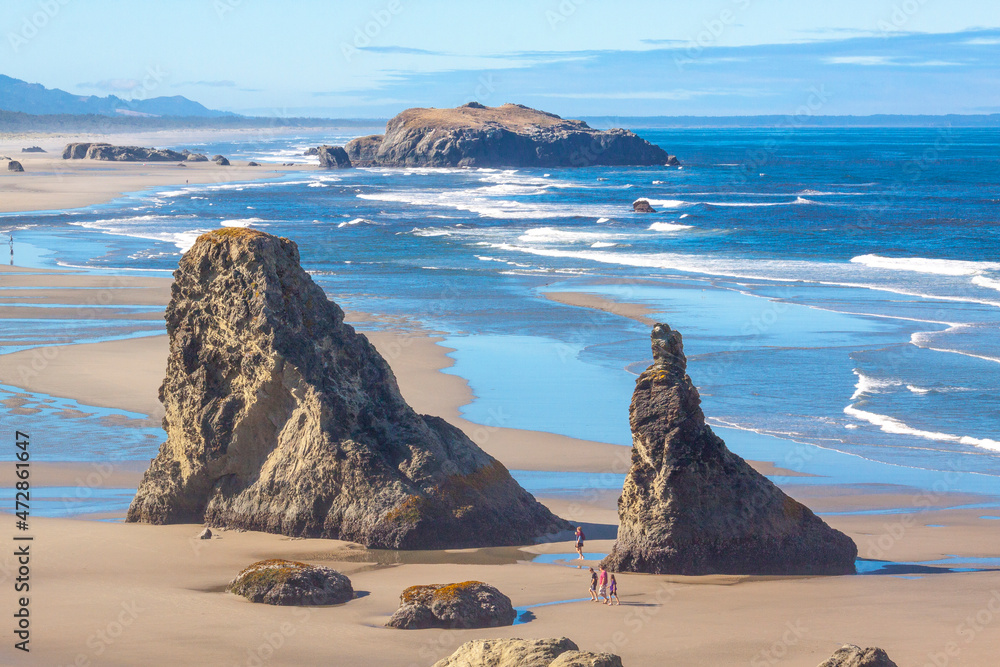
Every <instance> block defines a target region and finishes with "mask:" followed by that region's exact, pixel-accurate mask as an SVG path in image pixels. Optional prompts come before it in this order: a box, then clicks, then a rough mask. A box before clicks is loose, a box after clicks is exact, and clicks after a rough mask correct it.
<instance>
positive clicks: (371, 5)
mask: <svg viewBox="0 0 1000 667" xmlns="http://www.w3.org/2000/svg"><path fill="white" fill-rule="evenodd" d="M0 38H2V39H0V73H3V74H7V75H9V76H14V77H17V78H20V79H25V80H28V81H33V82H39V83H42V84H44V85H46V86H48V87H57V88H62V89H65V90H68V91H70V92H74V93H79V94H96V95H106V94H108V93H114V94H116V95H119V96H121V97H125V98H128V97H152V96H157V95H184V96H186V97H190V98H192V99H195V100H198V101H200V102H202V103H203V104H205V105H206V106H209V107H212V108H218V109H227V110H232V111H237V112H240V113H257V114H266V115H321V116H341V117H345V116H391V115H394V114H395V113H397V112H398V111H399V110H401V109H403V108H406V107H409V106H439V107H443V106H454V105H456V104H462V103H464V102H467V101H470V100H478V101H480V102H483V103H484V104H489V105H495V104H501V103H503V102H519V103H523V104H528V105H531V106H535V107H539V108H543V109H547V110H550V111H554V112H556V113H559V114H562V115H567V116H573V115H743V114H791V113H796V112H802V111H803V110H804V109H808V112H809V113H816V114H831V115H837V114H871V113H930V114H940V113H991V112H1000V85H998V84H1000V66H998V65H997V63H1000V2H997V1H996V0H953V1H950V2H944V1H943V0H836V1H833V0H812V1H810V0H798V1H792V0H708V1H699V2H690V1H683V2H678V1H670V2H663V1H661V2H656V1H639V0H621V1H616V2H598V1H597V0H537V1H534V2H528V1H526V0H505V1H503V2H486V1H483V2H457V1H453V2H452V1H445V0H376V1H367V0H357V1H354V2H329V1H327V2H321V1H319V0H297V1H296V0H285V2H277V1H270V0H171V1H169V2H167V1H166V0H160V1H156V0H150V1H145V2H135V1H134V0H6V1H5V3H4V9H3V12H2V14H0Z"/></svg>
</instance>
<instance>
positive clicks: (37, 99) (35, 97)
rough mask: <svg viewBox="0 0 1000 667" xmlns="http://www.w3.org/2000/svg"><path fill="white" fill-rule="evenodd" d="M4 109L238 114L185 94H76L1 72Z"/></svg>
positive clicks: (112, 113)
mask: <svg viewBox="0 0 1000 667" xmlns="http://www.w3.org/2000/svg"><path fill="white" fill-rule="evenodd" d="M0 109H2V110H5V111H19V112H22V113H28V114H36V115H50V114H69V115H88V114H94V115H101V116H123V115H124V116H128V115H137V116H140V117H142V116H187V117H197V118H219V117H226V116H237V114H234V113H232V112H230V111H217V110H215V109H209V108H208V107H206V106H205V105H203V104H200V103H198V102H195V101H193V100H189V99H188V98H186V97H183V96H181V95H174V96H171V97H162V96H161V97H151V98H149V99H135V100H125V99H122V98H120V97H118V96H116V95H108V96H106V97H98V96H96V95H74V94H73V93H69V92H66V91H65V90H60V89H58V88H46V87H45V86H43V85H42V84H40V83H28V82H27V81H22V80H21V79H15V78H13V77H9V76H5V75H3V74H0Z"/></svg>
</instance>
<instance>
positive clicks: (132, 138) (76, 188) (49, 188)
mask: <svg viewBox="0 0 1000 667" xmlns="http://www.w3.org/2000/svg"><path fill="white" fill-rule="evenodd" d="M282 133H287V131H284V132H283V131H277V130H270V129H267V128H264V129H260V130H231V131H206V130H201V131H199V130H192V131H189V132H183V133H179V132H167V131H163V132H148V133H143V134H112V135H75V134H66V135H47V134H46V135H31V134H22V135H11V134H0V156H5V157H9V158H11V159H14V160H17V161H18V162H20V163H21V164H22V165H23V166H24V173H9V172H8V171H7V169H6V166H4V168H3V170H2V171H0V213H11V212H17V211H47V210H56V209H72V208H79V207H82V206H90V205H93V204H101V203H104V202H107V201H110V200H112V199H114V198H116V197H119V196H121V195H123V194H125V193H127V192H135V191H138V190H143V189H146V188H151V187H156V186H166V185H185V184H188V183H198V184H204V183H232V182H240V181H252V180H256V179H260V178H274V177H276V176H280V175H282V174H284V173H287V172H289V171H301V170H315V169H316V168H317V167H314V166H311V165H303V164H299V165H296V166H294V167H283V166H279V165H275V164H263V165H262V166H260V167H247V166H246V162H242V163H240V162H235V161H234V162H233V164H232V165H231V166H229V167H220V166H218V165H217V164H215V163H214V162H185V163H184V165H185V166H184V167H178V166H177V163H175V162H149V163H137V162H108V161H102V160H63V159H62V151H63V148H64V147H65V146H66V144H67V143H74V142H87V141H91V142H98V141H104V142H108V143H113V144H115V145H120V146H151V147H163V146H165V145H171V146H175V145H178V144H183V143H184V142H191V143H197V142H200V141H206V140H226V139H231V140H240V139H245V140H253V139H259V138H261V137H268V136H274V135H275V134H282ZM29 146H38V147H40V148H42V149H43V150H45V151H46V152H45V153H22V152H21V149H22V148H26V147H29ZM208 157H212V156H208Z"/></svg>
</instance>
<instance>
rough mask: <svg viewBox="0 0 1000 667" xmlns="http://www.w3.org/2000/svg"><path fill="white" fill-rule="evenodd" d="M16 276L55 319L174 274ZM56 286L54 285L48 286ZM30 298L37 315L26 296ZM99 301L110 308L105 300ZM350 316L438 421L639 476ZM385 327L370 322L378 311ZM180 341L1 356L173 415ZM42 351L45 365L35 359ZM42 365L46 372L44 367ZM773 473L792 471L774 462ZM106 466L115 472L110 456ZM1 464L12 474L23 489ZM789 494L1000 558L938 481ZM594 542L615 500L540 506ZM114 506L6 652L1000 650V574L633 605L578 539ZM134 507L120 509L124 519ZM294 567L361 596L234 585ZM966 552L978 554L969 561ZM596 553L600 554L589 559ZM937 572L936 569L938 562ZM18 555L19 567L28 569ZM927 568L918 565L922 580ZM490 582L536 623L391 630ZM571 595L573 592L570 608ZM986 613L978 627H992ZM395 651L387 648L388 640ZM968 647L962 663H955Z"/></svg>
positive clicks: (924, 549) (616, 452)
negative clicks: (271, 521) (305, 566)
mask: <svg viewBox="0 0 1000 667" xmlns="http://www.w3.org/2000/svg"><path fill="white" fill-rule="evenodd" d="M0 284H2V285H3V286H4V287H6V288H8V291H9V292H10V293H11V294H12V295H15V296H18V297H19V298H18V301H17V303H18V304H19V305H18V306H16V307H9V308H8V309H7V310H5V311H4V312H0V318H13V317H19V318H23V317H34V316H39V315H40V313H41V311H43V310H44V309H43V308H38V309H36V310H34V311H33V310H32V304H33V303H42V302H44V303H47V304H52V303H67V304H74V305H77V306H78V307H79V309H80V311H79V312H78V313H77V314H78V315H79V316H80V317H86V316H87V315H86V309H87V306H86V304H87V303H88V298H89V297H92V296H93V295H94V294H92V292H93V293H99V294H100V293H103V294H106V295H107V296H105V297H103V300H104V301H107V302H109V303H112V304H115V305H121V306H122V307H126V306H129V305H139V304H143V305H161V306H162V305H164V304H165V303H166V299H167V297H168V293H169V279H166V278H129V277H122V278H117V277H104V276H96V277H95V276H87V275H77V274H72V273H69V272H54V271H32V272H29V271H23V270H17V269H16V268H15V269H14V270H7V271H4V272H3V273H2V274H0ZM41 287H48V288H50V289H46V290H41V289H40V288H41ZM551 298H560V300H562V301H563V302H564V303H571V305H574V306H577V307H583V308H597V309H601V310H604V311H606V312H612V313H617V314H620V315H622V316H626V317H646V314H645V312H644V308H643V306H641V305H638V304H620V305H616V304H614V303H609V302H607V300H602V299H598V298H594V299H589V298H588V297H587V295H580V294H575V295H573V296H572V297H571V298H566V297H562V296H561V295H557V296H553V297H551ZM22 302H23V304H24V305H20V304H21V303H22ZM91 303H92V302H91ZM348 319H349V320H350V321H352V322H354V323H355V324H356V326H358V327H359V328H360V329H361V330H365V329H368V330H369V334H368V335H369V337H370V339H371V340H372V341H373V343H374V344H375V345H376V346H377V347H378V349H379V350H380V351H381V352H382V354H383V355H384V356H385V357H386V358H387V359H388V360H389V362H390V364H391V366H392V368H393V371H394V373H395V375H396V377H397V380H398V382H399V385H400V388H401V390H402V392H403V395H404V396H405V397H406V398H407V400H408V401H410V402H411V404H412V405H413V406H414V407H415V408H416V409H417V410H418V411H421V412H425V413H429V414H436V415H440V416H442V417H444V418H446V419H448V420H449V421H452V422H453V423H455V424H456V425H458V426H460V427H461V428H462V429H464V430H465V431H466V432H467V433H468V434H469V435H470V436H471V437H473V438H474V439H475V440H476V441H477V442H478V443H479V444H480V445H481V446H483V448H484V449H486V450H487V451H488V452H490V453H491V454H493V455H494V456H496V457H498V458H499V459H500V460H501V461H502V462H503V463H504V464H505V465H507V467H508V468H511V469H517V470H548V471H580V472H592V473H595V474H600V473H604V472H619V473H620V472H624V470H625V469H626V468H625V466H627V462H628V458H627V451H628V450H627V449H626V448H623V447H620V446H616V445H609V444H603V443H597V442H585V441H579V440H574V439H572V438H565V437H562V436H557V435H552V434H546V433H538V432H531V431H522V430H516V429H509V428H504V427H502V426H499V425H494V426H483V425H479V424H474V423H471V422H468V421H466V420H464V419H462V418H461V417H460V412H459V409H460V408H461V406H462V405H465V404H467V403H468V402H470V401H471V400H473V398H474V396H473V394H472V392H471V390H470V388H469V385H468V383H467V382H465V381H464V380H463V379H462V378H460V377H457V376H454V375H449V374H444V373H442V372H441V370H442V369H444V368H446V367H448V366H450V365H451V363H452V360H451V359H450V358H449V357H448V356H447V352H448V349H447V348H444V347H442V346H441V345H440V344H439V342H440V340H441V339H440V337H438V336H436V335H435V332H429V331H423V330H420V329H418V328H415V327H414V326H412V325H409V326H406V325H404V324H403V323H396V324H392V323H390V324H388V325H387V323H386V322H385V321H384V320H381V319H379V318H378V317H371V316H368V315H365V314H361V313H349V314H348ZM376 321H379V322H380V323H381V326H382V327H383V328H384V330H382V331H377V332H372V331H370V329H371V328H372V326H373V323H374V322H376ZM166 345H167V341H166V336H165V335H157V336H150V337H144V338H135V339H129V340H118V341H110V342H103V343H93V344H81V345H66V346H58V347H52V348H42V349H40V350H39V349H36V350H26V351H22V352H17V353H14V354H9V355H5V356H3V357H0V383H2V384H5V385H10V386H15V387H20V388H22V389H26V390H29V391H38V392H43V393H46V394H51V395H54V396H61V397H67V398H76V399H78V400H80V402H81V403H84V404H87V405H95V406H106V407H116V408H121V409H126V410H129V411H133V412H139V413H142V414H145V415H148V416H149V418H150V419H151V420H153V421H157V420H159V418H160V417H161V416H162V407H161V406H160V404H159V401H158V400H157V396H156V393H157V388H158V385H159V383H160V381H161V380H162V376H163V367H164V361H165V358H166ZM38 358H41V359H44V360H45V364H44V366H42V367H41V368H34V369H32V365H31V364H32V360H33V359H36V360H37V359H38ZM26 369H27V370H29V371H33V372H32V373H28V374H27V375H25V373H26ZM34 465H35V466H36V467H35V473H34V474H35V477H34V481H35V485H36V488H37V489H39V492H43V490H44V487H45V486H53V487H55V486H63V485H66V486H74V485H76V486H82V485H85V484H89V482H86V481H84V480H86V479H88V475H90V476H91V478H92V476H93V474H94V471H95V470H101V472H100V474H99V475H98V479H97V484H96V485H94V486H95V487H106V488H112V487H114V488H130V487H131V488H134V486H135V485H136V484H137V483H138V479H139V476H140V474H141V471H142V470H143V468H144V463H143V462H132V463H128V464H113V465H110V466H101V464H100V462H90V463H65V462H49V461H39V462H37V463H35V464H34ZM756 465H757V467H758V468H759V469H761V470H762V471H763V472H765V473H767V474H775V473H779V474H781V473H785V474H787V473H789V471H781V470H780V469H775V468H774V467H773V466H770V465H768V464H767V463H766V462H763V463H758V464H756ZM99 466H101V467H99ZM10 472H11V466H10V465H5V466H4V478H5V479H6V480H7V482H6V484H5V485H4V486H8V487H9V486H10V485H12V483H13V480H12V478H11V475H10ZM787 488H788V491H789V492H790V493H791V494H792V495H794V496H796V497H798V498H800V499H802V500H803V501H805V502H806V503H807V504H809V505H810V506H811V507H812V508H813V509H814V510H816V511H818V512H863V511H865V510H879V509H881V510H890V511H895V512H896V513H885V514H864V513H855V514H844V515H837V516H828V517H827V520H828V522H829V523H830V524H831V525H833V526H834V527H836V528H838V529H840V530H843V531H846V532H847V533H848V534H849V535H851V537H853V538H854V539H855V541H856V542H857V543H858V545H859V549H860V555H861V557H863V558H873V559H882V560H888V561H896V562H912V561H936V560H939V559H946V558H947V557H948V556H950V555H957V556H959V558H958V559H956V560H955V561H954V562H955V563H956V564H962V563H966V564H969V563H971V565H970V567H976V565H975V559H976V557H989V556H993V555H995V554H996V553H998V551H1000V535H998V534H997V532H996V531H995V530H990V529H989V526H988V525H987V524H989V522H988V521H984V520H983V519H980V518H979V517H980V516H981V515H983V514H984V513H992V514H996V513H997V512H986V511H984V510H977V509H943V508H951V507H955V506H959V505H964V504H969V503H972V502H977V501H981V500H983V499H981V498H977V497H975V496H969V495H961V496H960V495H950V494H937V495H936V496H934V498H933V500H934V502H933V503H932V504H931V506H930V508H925V507H924V505H923V504H921V503H920V502H919V497H918V496H919V494H920V491H919V490H916V489H907V488H901V487H892V486H889V485H879V486H873V485H855V486H847V487H844V486H827V485H815V484H812V485H805V486H803V485H790V486H789V487H787ZM540 500H542V501H543V502H544V503H546V504H547V505H548V506H549V507H550V508H551V509H552V510H554V511H555V512H557V513H558V514H560V515H562V516H564V517H567V518H570V519H572V520H573V521H574V522H577V523H581V524H582V525H584V526H585V529H586V530H587V532H588V535H589V537H590V541H588V544H587V547H586V550H587V552H588V553H590V552H594V553H607V551H608V550H609V549H610V546H611V541H612V539H613V537H614V534H615V526H616V523H617V512H616V509H615V503H616V500H617V493H615V492H597V491H588V490H586V489H581V492H580V493H579V494H571V495H566V496H563V497H553V498H540ZM98 518H100V519H115V518H116V517H114V516H104V515H101V516H92V515H91V516H85V517H80V518H78V519H34V520H33V531H34V536H35V541H34V542H33V544H32V549H33V552H32V554H33V556H32V575H31V576H32V594H33V598H32V605H33V606H32V609H33V617H32V624H33V625H32V627H33V639H32V642H33V644H32V646H33V650H32V653H31V655H30V658H26V657H24V656H22V655H15V654H14V652H12V650H11V649H10V647H9V646H7V645H5V646H4V648H3V661H4V663H6V664H41V663H44V664H59V665H64V664H80V665H88V664H102V665H105V664H106V665H132V664H144V663H145V664H150V663H153V662H156V663H162V662H180V663H184V664H227V665H228V664H233V665H237V664H238V665H259V664H274V665H299V664H318V663H327V664H328V663H331V662H332V663H335V664H364V665H430V664H432V663H433V662H434V661H435V660H437V659H440V658H442V657H444V656H446V655H448V654H450V653H451V652H452V651H453V650H454V649H455V648H457V646H458V645H459V644H461V643H462V642H464V641H466V640H468V639H472V638H477V637H549V636H568V637H570V638H571V639H573V640H574V641H576V642H577V643H578V644H579V645H580V646H581V647H582V648H584V649H587V650H604V651H611V652H614V653H618V654H619V655H621V656H622V657H623V661H624V664H626V665H646V664H663V663H664V662H669V663H673V664H684V665H746V664H751V665H773V664H787V665H801V666H803V667H805V666H814V665H816V664H818V663H819V662H820V661H822V660H823V659H825V658H826V657H827V656H828V655H829V654H830V653H831V652H832V651H833V650H834V649H836V648H837V647H838V646H839V645H840V644H842V643H845V642H851V643H856V644H860V645H878V646H881V647H883V648H885V649H886V650H887V651H888V652H889V653H890V655H891V656H893V658H894V659H895V660H897V662H899V664H905V665H923V664H934V663H933V662H931V660H932V659H933V658H932V657H929V656H937V655H939V654H940V655H945V656H947V655H949V654H948V653H947V652H948V651H952V652H953V653H954V655H953V656H952V657H951V658H950V659H952V660H953V661H954V662H951V663H949V664H965V665H988V664H992V661H993V660H994V658H995V646H996V640H997V638H998V636H1000V635H998V632H1000V630H998V628H1000V624H998V623H996V622H995V620H994V619H995V616H996V613H997V611H998V610H1000V568H995V567H989V566H979V567H981V568H982V569H985V570H987V571H977V572H948V571H947V570H946V569H945V568H946V567H947V566H945V565H939V566H925V568H924V570H922V571H920V574H913V571H912V570H906V569H904V570H902V571H901V572H902V574H901V575H899V576H893V575H891V574H878V575H866V576H861V575H859V576H847V577H784V578H782V577H723V576H713V577H669V576H649V575H620V577H619V579H620V588H621V591H622V606H621V607H615V608H607V607H604V606H598V605H594V604H591V603H589V602H586V601H583V600H585V599H586V597H587V594H586V587H587V575H586V570H585V569H584V570H580V569H578V566H577V565H576V563H573V562H572V560H571V559H572V557H573V556H572V547H571V545H570V543H568V542H557V543H551V544H542V545H535V546H530V545H526V546H525V547H523V548H521V549H517V548H504V549H479V550H462V551H457V552H400V553H387V552H372V551H367V550H364V549H361V548H358V547H357V546H356V545H350V544H347V543H343V542H338V541H332V540H302V539H289V538H286V537H282V536H277V535H268V534H260V533H243V532H235V531H217V533H216V537H215V538H214V539H212V540H209V541H201V540H197V539H195V536H196V535H197V534H198V532H199V531H200V529H201V527H200V526H197V525H174V526H149V525H135V524H123V523H119V522H117V521H115V522H111V523H108V522H101V521H97V520H95V519H98ZM117 518H119V519H120V515H118V517H117ZM539 553H549V554H562V555H561V556H558V557H557V558H558V561H557V562H556V563H544V564H543V563H532V562H530V561H531V559H532V558H533V557H535V555H537V554H539ZM270 557H285V558H293V559H296V560H303V561H306V562H310V563H322V564H325V565H330V566H332V567H335V568H336V569H338V570H340V571H342V572H344V573H346V574H348V575H349V576H350V577H351V579H352V582H353V584H354V587H355V589H356V590H357V591H359V597H358V599H356V600H354V601H352V602H350V603H347V604H345V605H341V606H337V607H330V608H315V609H300V608H280V607H269V606H267V605H254V604H251V603H248V602H246V601H244V600H243V599H241V598H238V597H235V596H232V595H230V594H228V593H225V592H224V590H223V589H224V587H225V585H226V584H227V583H228V582H229V581H230V580H231V578H232V577H233V576H234V575H235V574H236V572H238V571H239V570H240V569H242V568H243V567H245V566H246V565H247V564H249V563H250V562H253V561H255V560H259V559H263V558H270ZM962 558H966V559H970V560H969V561H967V562H966V561H962ZM587 564H590V563H585V564H584V565H587ZM935 567H936V569H935ZM14 572H15V570H14V561H13V556H12V555H10V554H9V553H8V555H7V556H5V558H4V560H3V562H2V568H0V576H2V577H3V578H4V579H5V580H7V581H10V580H11V578H12V577H13V576H14ZM907 573H909V574H907ZM470 579H475V580H481V581H485V582H488V583H491V584H493V585H496V586H497V587H499V588H500V589H501V590H502V591H504V592H505V593H506V594H508V595H509V596H510V597H511V599H512V600H513V602H514V604H515V605H516V606H518V607H520V608H522V609H523V608H527V607H531V606H532V605H546V606H540V607H536V608H534V609H532V610H531V611H532V613H533V617H532V618H531V620H530V622H527V623H523V624H519V625H516V626H513V627H506V628H500V629H494V630H469V631H442V630H426V631H399V630H391V629H386V628H384V627H382V626H383V625H384V623H385V621H386V620H387V619H388V617H389V616H390V615H391V614H392V612H393V611H394V610H395V608H396V607H397V604H398V596H399V593H400V592H401V591H402V589H403V588H405V587H406V586H409V585H412V584H416V583H434V582H441V583H443V582H449V581H463V580H470ZM551 603H561V604H551ZM977 619H978V620H977ZM374 646H378V647H379V648H378V650H377V651H373V650H372V647H374ZM956 651H957V653H955V652H956Z"/></svg>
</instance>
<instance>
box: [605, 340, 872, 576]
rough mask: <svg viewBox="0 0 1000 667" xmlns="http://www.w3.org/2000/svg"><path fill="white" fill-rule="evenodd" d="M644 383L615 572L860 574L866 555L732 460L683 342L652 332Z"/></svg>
mask: <svg viewBox="0 0 1000 667" xmlns="http://www.w3.org/2000/svg"><path fill="white" fill-rule="evenodd" d="M652 344H653V364H652V365H651V366H650V367H649V368H647V369H646V370H645V371H644V372H643V373H642V375H640V376H639V378H638V379H637V380H636V387H635V393H634V394H633V395H632V405H631V407H630V408H629V422H630V424H631V427H632V467H631V468H630V470H629V472H628V475H627V476H626V478H625V486H624V488H623V490H622V496H621V498H619V500H618V514H619V517H620V519H621V526H620V527H619V529H618V540H617V541H616V542H615V545H614V547H613V549H612V551H611V554H610V555H609V556H608V557H607V558H605V559H604V561H603V565H605V566H606V567H607V568H608V569H609V570H611V571H619V572H648V573H655V574H684V575H703V574H781V575H792V574H853V573H854V571H855V570H854V559H855V558H856V557H857V553H858V549H857V546H856V545H855V544H854V541H853V540H851V538H849V537H848V536H847V535H844V534H843V533H841V532H840V531H837V530H834V529H833V528H830V527H829V526H828V525H827V524H826V523H824V522H823V520H822V519H820V518H819V517H817V516H816V515H815V514H813V513H812V511H811V510H810V509H809V508H807V507H805V506H804V505H802V504H801V503H799V502H797V501H795V500H793V499H792V498H789V497H788V496H787V495H785V494H784V493H783V492H782V491H781V489H779V488H778V487H777V486H775V485H774V484H773V483H772V482H771V481H770V480H768V479H767V478H766V477H764V476H763V475H761V474H760V473H758V472H757V471H756V470H754V469H753V468H751V467H750V465H749V464H747V462H746V461H744V460H743V459H741V458H740V457H739V456H737V455H736V454H733V453H732V452H731V451H729V449H728V448H727V447H726V445H725V443H724V442H723V441H722V439H721V438H719V437H718V436H717V435H715V433H713V432H712V429H711V428H710V427H709V426H708V425H707V424H706V423H705V416H704V414H703V413H702V411H701V399H700V397H699V395H698V390H697V389H695V387H694V385H693V384H692V382H691V378H690V377H688V375H687V373H686V370H687V359H686V358H685V356H684V349H683V345H682V341H681V335H680V333H679V332H677V331H673V330H671V328H670V327H669V326H667V325H666V324H657V325H655V326H654V327H653V333H652Z"/></svg>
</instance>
